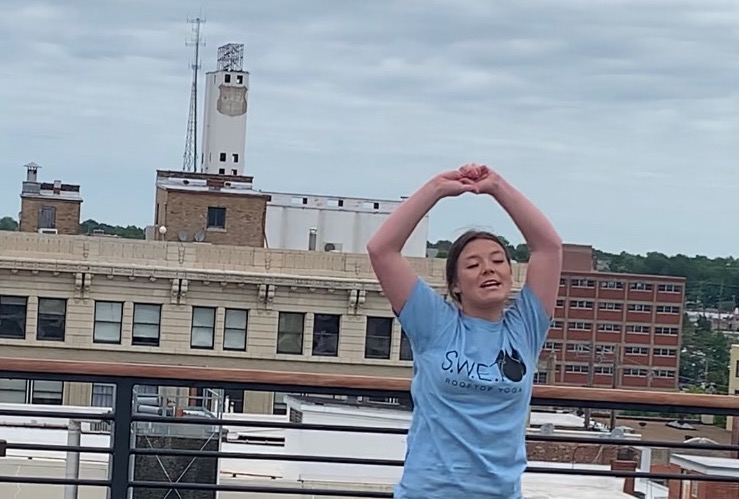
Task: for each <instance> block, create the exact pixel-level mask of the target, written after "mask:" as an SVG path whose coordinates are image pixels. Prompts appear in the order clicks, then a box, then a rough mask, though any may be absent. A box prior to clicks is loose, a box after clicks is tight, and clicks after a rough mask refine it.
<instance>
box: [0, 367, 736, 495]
mask: <svg viewBox="0 0 739 499" xmlns="http://www.w3.org/2000/svg"><path fill="white" fill-rule="evenodd" d="M0 378H15V379H19V378H23V379H29V380H54V381H64V382H80V383H106V384H112V385H115V387H116V389H115V403H114V407H113V408H112V411H111V412H110V413H107V414H101V413H100V412H99V411H98V412H96V411H93V410H90V412H89V413H84V412H79V411H76V412H69V411H64V410H54V409H49V410H44V411H39V410H36V409H32V408H14V409H0V416H17V417H26V418H39V417H44V418H62V419H74V420H76V421H80V420H89V421H106V422H109V423H112V424H111V426H112V430H111V435H110V446H109V447H102V446H81V445H79V442H78V441H77V440H75V441H71V442H72V443H73V445H70V444H68V445H51V444H32V443H23V442H13V441H12V440H11V441H7V442H2V441H0V463H1V462H2V459H3V456H5V455H6V453H7V451H13V450H15V451H56V452H66V453H72V454H76V455H79V454H77V453H91V454H105V455H108V457H109V467H108V476H107V478H105V479H81V478H74V477H70V476H69V474H67V477H66V478H52V477H39V476H0V483H15V484H44V485H56V486H71V487H72V489H69V490H76V489H77V487H83V486H97V487H105V488H107V489H108V497H110V498H113V499H125V498H127V497H129V492H130V491H132V490H135V489H146V490H167V491H173V494H172V495H171V496H169V497H173V498H174V497H184V496H182V495H180V493H182V492H184V491H190V492H193V491H201V492H203V493H206V492H216V491H220V492H242V493H255V494H256V493H262V494H270V496H274V495H277V494H291V495H294V496H300V495H309V496H311V497H319V496H325V497H352V498H354V497H357V498H358V497H376V498H391V497H392V493H391V492H388V491H387V490H383V491H378V490H353V489H351V490H349V489H341V488H335V487H333V486H331V487H328V486H324V487H320V486H311V487H305V486H304V485H301V484H298V483H296V484H295V485H284V486H282V485H263V484H257V483H251V484H249V483H240V484H229V483H221V481H220V480H219V479H218V477H217V471H216V476H215V477H213V479H212V483H193V482H191V481H190V482H187V481H181V480H182V478H183V476H180V477H170V479H167V480H161V481H156V480H145V479H141V478H137V477H136V476H135V475H136V473H134V471H135V469H134V468H135V463H136V459H144V458H147V457H149V458H151V459H156V460H158V462H160V463H162V459H163V458H164V459H166V458H177V457H179V458H191V459H195V458H200V459H211V460H215V461H218V460H220V459H244V460H249V459H258V460H262V461H282V462H307V463H311V462H312V463H325V464H352V465H366V466H394V467H401V466H403V462H402V460H397V459H369V458H348V457H334V456H315V455H291V454H281V453H261V452H259V453H244V452H226V451H221V450H220V448H219V447H218V446H216V447H218V448H215V449H212V448H206V447H207V445H206V444H207V442H205V443H204V444H203V445H202V446H200V448H192V449H181V448H171V447H170V448H167V447H160V448H158V447H155V446H150V447H149V448H147V447H145V446H141V445H139V444H140V440H137V439H136V438H135V437H136V427H137V425H141V424H146V423H151V424H160V425H161V424H173V425H174V424H186V425H194V426H198V425H202V426H203V427H211V428H222V427H223V426H229V427H234V426H243V427H249V428H252V429H254V428H264V429H267V428H270V429H285V430H301V431H310V432H313V431H331V432H350V433H366V434H395V435H402V434H405V433H406V432H407V430H406V429H404V428H387V427H367V426H347V425H327V424H309V423H300V422H289V421H281V422H276V421H264V420H234V419H230V418H226V417H225V416H224V415H222V414H216V415H214V414H210V415H209V416H208V417H197V416H195V417H193V416H183V415H182V414H179V415H164V416H162V415H159V414H142V413H140V412H137V411H135V409H134V408H135V403H134V402H135V399H134V397H135V390H134V387H135V386H136V385H158V386H172V387H186V388H202V389H212V388H214V387H217V388H218V389H238V390H249V391H269V392H283V393H312V394H322V395H336V394H341V395H351V396H360V397H393V398H406V399H407V398H408V391H409V383H410V382H409V380H408V379H400V378H376V377H369V376H346V375H331V374H314V373H302V372H276V371H256V370H247V369H221V368H218V369H216V368H207V367H190V366H168V365H142V364H110V363H102V362H79V361H59V360H38V359H17V358H0ZM532 406H539V407H541V406H545V407H557V408H583V407H587V408H591V409H596V410H597V409H601V410H621V411H623V410H632V411H654V412H670V413H680V414H715V415H737V416H739V397H731V396H721V395H705V394H686V393H674V392H653V391H649V392H647V391H635V390H622V389H597V388H578V387H570V386H552V385H537V386H535V387H534V392H533V397H532ZM91 409H92V408H91ZM218 431H219V432H220V430H218ZM206 433H207V432H206ZM584 435H585V436H582V435H578V436H571V435H568V436H558V435H548V434H528V435H527V441H528V442H548V443H569V444H577V445H589V444H592V445H600V446H603V445H608V446H614V447H616V448H633V447H635V446H639V447H659V448H667V449H691V450H698V449H702V450H710V451H728V452H732V453H735V454H739V445H736V444H733V445H717V444H708V443H702V444H701V443H699V444H696V443H684V442H671V441H670V442H668V441H655V440H634V439H630V438H626V436H625V435H620V434H614V433H610V434H607V435H602V434H593V433H584ZM220 438H221V435H220V433H219V435H218V439H220ZM74 444H76V445H74ZM68 455H69V454H68ZM217 468H218V466H217V465H216V469H217ZM77 471H79V470H77ZM527 473H544V474H573V475H583V476H602V477H606V476H607V477H618V478H625V479H637V478H643V479H651V480H665V481H671V480H678V481H680V480H686V479H690V480H691V481H694V482H736V481H737V478H736V477H730V476H718V475H709V474H704V475H693V474H690V475H687V474H683V473H676V472H660V473H656V472H651V471H650V472H645V471H637V470H632V469H582V468H577V469H576V468H572V467H559V468H558V467H537V466H530V467H529V468H528V469H527ZM183 475H185V472H183ZM65 497H67V496H65ZM69 497H76V496H75V495H70V496H69ZM197 497H214V496H207V495H202V496H197Z"/></svg>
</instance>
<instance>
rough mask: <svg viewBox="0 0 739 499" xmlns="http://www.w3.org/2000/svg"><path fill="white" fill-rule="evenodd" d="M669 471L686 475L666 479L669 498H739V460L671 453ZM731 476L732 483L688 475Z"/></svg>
mask: <svg viewBox="0 0 739 499" xmlns="http://www.w3.org/2000/svg"><path fill="white" fill-rule="evenodd" d="M669 471H670V472H672V473H681V474H684V475H688V479H687V480H683V481H678V480H671V481H670V482H669V490H670V494H669V496H668V497H669V499H737V498H739V459H733V458H725V457H724V458H722V457H712V456H710V457H709V456H691V455H684V454H678V455H673V456H672V459H671V464H670V469H669ZM695 475H711V476H725V477H734V478H735V480H734V481H732V482H717V481H714V482H712V481H704V480H690V479H689V478H690V476H695Z"/></svg>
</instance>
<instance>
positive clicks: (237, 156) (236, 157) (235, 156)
mask: <svg viewBox="0 0 739 499" xmlns="http://www.w3.org/2000/svg"><path fill="white" fill-rule="evenodd" d="M231 156H232V157H233V160H234V163H238V162H239V154H238V153H233V154H232V155H231Z"/></svg>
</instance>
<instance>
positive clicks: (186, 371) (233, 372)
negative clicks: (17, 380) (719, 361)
mask: <svg viewBox="0 0 739 499" xmlns="http://www.w3.org/2000/svg"><path fill="white" fill-rule="evenodd" d="M0 366H2V368H1V370H0V376H5V375H11V376H12V374H21V373H27V374H34V375H41V374H58V375H65V376H73V374H72V373H79V374H80V376H84V377H87V378H88V379H89V377H90V376H102V377H110V378H134V379H142V380H144V379H145V380H147V381H156V382H160V383H161V382H168V381H169V382H177V383H182V382H183V381H187V382H189V383H201V384H202V383H213V384H219V383H238V384H244V385H252V384H257V385H263V386H264V387H265V388H266V389H269V388H271V389H273V390H274V389H275V388H277V387H282V389H285V388H286V387H300V388H302V389H331V390H337V389H347V390H368V391H372V392H376V391H387V392H402V393H407V392H408V391H409V390H410V379H407V378H388V377H373V376H359V375H345V374H318V373H305V372H288V371H262V370H253V369H252V370H250V369H233V368H212V367H200V366H179V365H178V366H173V365H155V364H131V363H106V362H92V361H71V360H43V361H39V360H38V359H19V358H5V357H4V358H0ZM533 399H535V400H537V404H541V402H542V401H546V402H547V404H546V405H561V404H562V403H563V402H569V403H578V404H582V405H583V406H586V407H594V406H593V405H591V404H607V405H606V406H605V407H612V406H613V404H614V403H616V404H643V405H644V406H650V407H661V408H670V407H672V408H688V407H691V408H699V409H702V410H712V409H718V410H724V411H726V410H728V411H735V412H733V413H735V414H739V397H733V396H728V395H707V394H695V393H682V392H679V393H675V392H657V391H638V390H625V389H611V388H585V387H572V386H557V385H536V386H534V393H533Z"/></svg>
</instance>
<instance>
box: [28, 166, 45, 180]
mask: <svg viewBox="0 0 739 499" xmlns="http://www.w3.org/2000/svg"><path fill="white" fill-rule="evenodd" d="M25 167H26V182H38V169H39V168H41V167H40V166H39V165H37V164H36V163H28V164H27V165H25Z"/></svg>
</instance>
